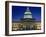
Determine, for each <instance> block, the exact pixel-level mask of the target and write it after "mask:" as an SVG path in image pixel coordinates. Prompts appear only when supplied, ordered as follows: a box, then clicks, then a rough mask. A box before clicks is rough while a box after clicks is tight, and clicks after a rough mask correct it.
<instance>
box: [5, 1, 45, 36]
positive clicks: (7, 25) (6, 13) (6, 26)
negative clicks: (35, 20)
mask: <svg viewBox="0 0 46 37" xmlns="http://www.w3.org/2000/svg"><path fill="white" fill-rule="evenodd" d="M9 3H28V4H30V3H31V4H42V5H44V17H43V18H44V32H43V33H28V34H11V35H9V10H8V9H9ZM32 34H45V3H36V2H19V1H5V35H6V36H15V35H17V36H18V35H32Z"/></svg>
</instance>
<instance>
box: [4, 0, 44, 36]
mask: <svg viewBox="0 0 46 37" xmlns="http://www.w3.org/2000/svg"><path fill="white" fill-rule="evenodd" d="M26 8H27V9H26ZM25 9H26V11H25ZM17 10H18V11H20V12H23V11H25V13H24V16H23V18H21V21H18V18H19V17H20V16H22V15H21V14H22V13H18V14H17V15H16V12H18V11H17ZM33 10H34V11H35V13H34V12H33ZM36 10H37V11H36ZM31 11H32V13H30V12H31ZM36 13H38V14H36ZM18 15H19V16H18ZM35 15H36V16H35ZM15 16H17V17H15ZM33 16H34V18H32V17H33ZM35 17H36V18H35ZM14 18H15V19H14ZM16 18H17V19H16ZM37 20H38V21H37ZM36 23H38V24H36ZM16 24H17V25H16ZM29 24H32V25H29ZM34 24H35V25H34ZM25 25H26V26H25ZM31 34H45V4H44V3H36V2H19V1H6V2H5V35H6V36H15V35H31Z"/></svg>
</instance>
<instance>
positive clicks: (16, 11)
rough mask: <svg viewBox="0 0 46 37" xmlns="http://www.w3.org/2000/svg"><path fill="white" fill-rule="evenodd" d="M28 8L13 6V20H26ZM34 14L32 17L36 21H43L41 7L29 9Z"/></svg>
mask: <svg viewBox="0 0 46 37" xmlns="http://www.w3.org/2000/svg"><path fill="white" fill-rule="evenodd" d="M26 9H27V6H12V20H13V21H14V20H15V21H20V19H21V18H24V12H25V11H26ZM29 9H30V11H31V12H32V17H33V18H35V19H36V21H41V7H29Z"/></svg>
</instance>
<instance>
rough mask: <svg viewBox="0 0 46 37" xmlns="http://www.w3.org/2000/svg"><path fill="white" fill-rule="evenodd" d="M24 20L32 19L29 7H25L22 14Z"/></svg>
mask: <svg viewBox="0 0 46 37" xmlns="http://www.w3.org/2000/svg"><path fill="white" fill-rule="evenodd" d="M24 18H32V13H31V12H30V10H29V7H27V10H26V12H25V13H24Z"/></svg>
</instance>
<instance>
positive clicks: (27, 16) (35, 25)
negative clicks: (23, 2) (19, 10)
mask: <svg viewBox="0 0 46 37" xmlns="http://www.w3.org/2000/svg"><path fill="white" fill-rule="evenodd" d="M37 29H38V30H39V29H41V23H40V21H35V19H34V18H33V17H32V13H31V11H30V10H29V7H27V10H26V12H25V13H24V18H21V21H13V23H12V30H13V31H18V30H37Z"/></svg>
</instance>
